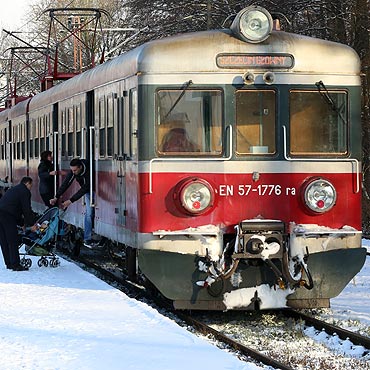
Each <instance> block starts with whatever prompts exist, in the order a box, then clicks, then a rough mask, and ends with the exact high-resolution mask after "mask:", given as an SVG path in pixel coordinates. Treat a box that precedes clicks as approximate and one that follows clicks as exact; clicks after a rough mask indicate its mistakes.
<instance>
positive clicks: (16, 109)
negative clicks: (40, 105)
mask: <svg viewBox="0 0 370 370" xmlns="http://www.w3.org/2000/svg"><path fill="white" fill-rule="evenodd" d="M30 99H32V98H27V99H25V100H22V101H21V102H19V103H17V104H16V105H14V106H13V107H11V109H10V110H9V117H8V118H9V119H10V120H11V119H14V118H16V117H19V116H23V115H25V114H26V113H27V108H28V103H29V102H30Z"/></svg>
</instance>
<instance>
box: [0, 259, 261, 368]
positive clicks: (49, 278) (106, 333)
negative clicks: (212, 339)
mask: <svg viewBox="0 0 370 370" xmlns="http://www.w3.org/2000/svg"><path fill="white" fill-rule="evenodd" d="M0 259H1V262H0V348H1V356H0V369H1V370H19V369H26V370H38V369H39V370H52V369H58V370H63V369H68V370H71V369H79V370H95V369H96V370H98V369H99V370H101V369H109V370H115V369H125V370H146V369H148V370H174V369H179V370H189V369H208V368H209V369H218V370H220V369H225V370H229V369H230V370H231V369H232V370H252V369H261V367H257V366H256V365H253V364H247V363H245V362H242V361H240V360H239V359H238V358H236V357H235V356H234V355H231V354H230V353H228V352H226V351H223V350H221V349H219V348H217V347H216V346H214V345H213V344H211V343H208V342H207V341H205V340H202V339H201V338H199V337H197V336H196V335H194V334H192V333H190V332H188V331H187V330H186V329H184V328H181V327H180V326H178V325H177V324H176V323H175V322H173V321H171V320H170V319H168V318H166V317H163V316H161V315H160V314H159V313H158V312H157V311H156V310H154V309H153V308H151V307H149V306H148V305H146V304H144V303H141V302H138V301H136V300H134V299H130V298H128V297H127V296H126V295H125V294H123V293H122V292H120V291H118V290H117V289H115V288H113V287H111V286H109V285H108V284H106V283H104V282H102V281H100V280H99V279H98V278H96V277H95V276H93V275H91V274H89V273H88V272H86V271H84V270H82V269H81V268H79V267H78V266H76V265H75V264H73V263H70V262H68V261H65V260H63V259H61V266H60V267H58V268H51V267H46V268H45V267H42V268H39V267H37V259H38V258H37V257H32V259H33V265H32V267H31V269H30V271H22V272H20V271H19V272H18V271H17V272H16V271H11V270H6V269H5V267H4V265H3V261H2V258H1V257H0Z"/></svg>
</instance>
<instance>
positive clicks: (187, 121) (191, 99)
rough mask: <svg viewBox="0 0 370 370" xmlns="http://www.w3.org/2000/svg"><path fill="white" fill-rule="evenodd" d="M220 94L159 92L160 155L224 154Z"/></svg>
mask: <svg viewBox="0 0 370 370" xmlns="http://www.w3.org/2000/svg"><path fill="white" fill-rule="evenodd" d="M222 96H223V94H222V91H221V90H195V89H193V90H191V89H187V90H159V91H157V95H156V107H157V151H158V152H159V153H160V154H162V155H171V156H173V155H175V156H187V155H212V156H217V155H221V153H222V99H223V98H222Z"/></svg>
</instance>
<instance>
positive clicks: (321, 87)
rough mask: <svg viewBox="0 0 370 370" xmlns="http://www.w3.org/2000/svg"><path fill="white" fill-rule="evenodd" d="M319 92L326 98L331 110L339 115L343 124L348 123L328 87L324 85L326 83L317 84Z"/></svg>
mask: <svg viewBox="0 0 370 370" xmlns="http://www.w3.org/2000/svg"><path fill="white" fill-rule="evenodd" d="M315 85H316V87H317V90H318V91H319V93H320V95H321V96H322V97H323V98H324V100H325V101H326V102H327V103H328V105H330V107H331V109H332V110H333V111H334V112H335V113H337V115H338V117H339V118H340V119H341V120H342V122H344V123H347V120H346V119H345V118H344V117H343V115H342V113H341V111H340V110H339V108H338V107H337V105H336V104H335V103H334V100H333V98H332V97H331V96H330V93H329V91H328V89H327V88H326V86H325V85H324V82H322V81H319V82H316V83H315Z"/></svg>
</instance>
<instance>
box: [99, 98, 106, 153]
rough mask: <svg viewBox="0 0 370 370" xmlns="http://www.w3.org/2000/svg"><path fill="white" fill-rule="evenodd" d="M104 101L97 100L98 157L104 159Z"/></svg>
mask: <svg viewBox="0 0 370 370" xmlns="http://www.w3.org/2000/svg"><path fill="white" fill-rule="evenodd" d="M105 111H106V110H105V99H104V98H101V99H100V100H99V156H100V157H105V148H106V146H105V142H106V136H105V122H106V112H105Z"/></svg>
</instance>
